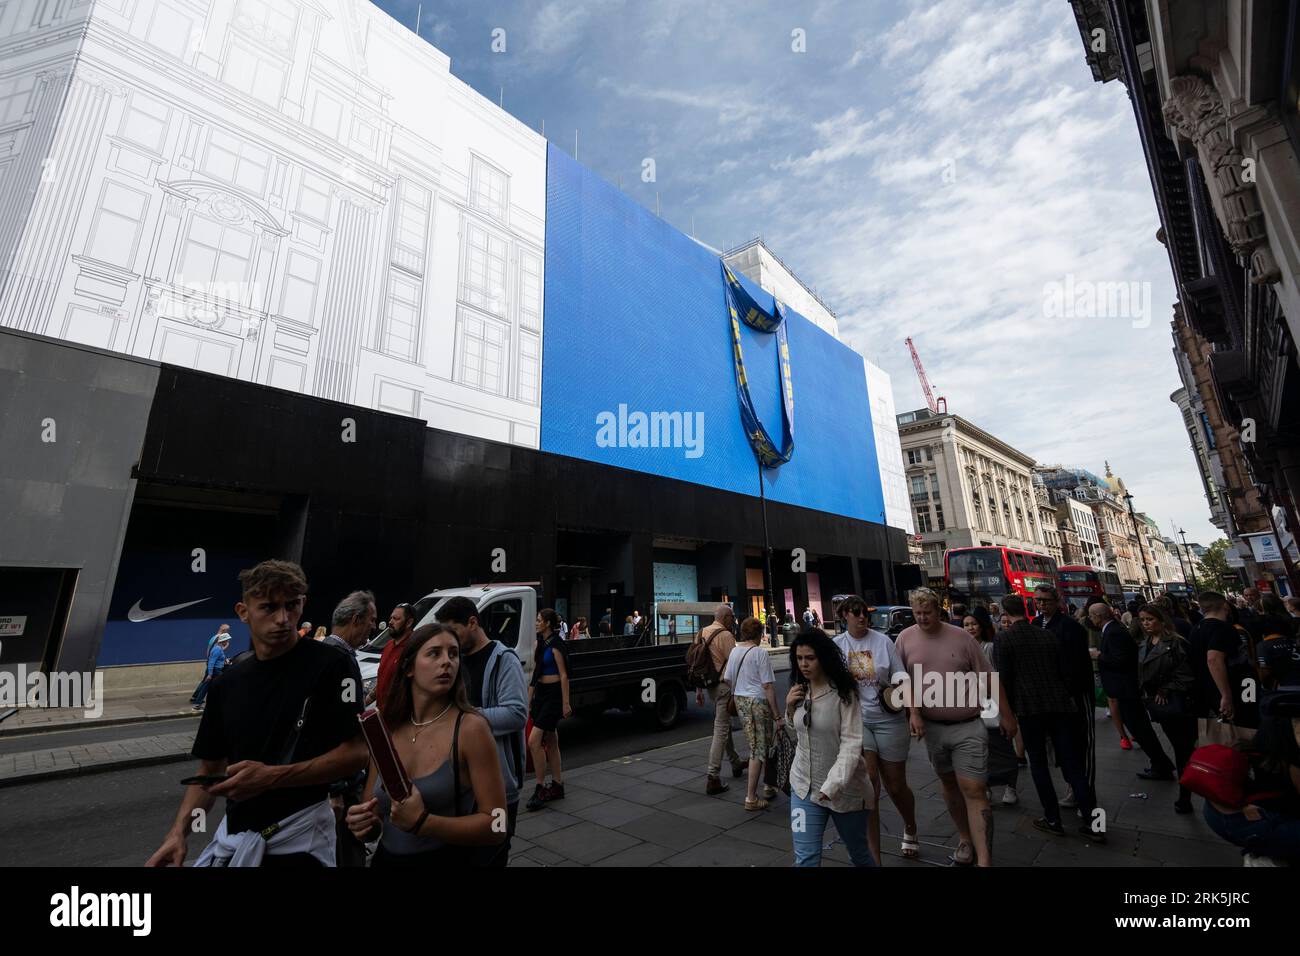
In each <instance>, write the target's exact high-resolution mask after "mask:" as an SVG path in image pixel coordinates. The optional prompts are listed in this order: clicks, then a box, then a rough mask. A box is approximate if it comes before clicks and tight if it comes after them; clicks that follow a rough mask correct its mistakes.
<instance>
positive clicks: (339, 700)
mask: <svg viewBox="0 0 1300 956" xmlns="http://www.w3.org/2000/svg"><path fill="white" fill-rule="evenodd" d="M239 580H240V583H241V584H242V585H243V600H242V601H240V602H239V603H238V604H236V605H235V613H236V614H238V615H239V619H240V620H241V621H243V622H244V623H245V624H246V625H248V629H249V631H250V633H251V634H252V650H253V654H252V655H251V656H249V657H248V658H247V659H245V660H243V661H241V662H240V663H238V664H235V665H233V666H232V667H230V668H228V669H227V670H226V672H225V673H224V674H222V675H221V677H220V679H219V680H217V681H215V682H214V683H213V685H212V689H211V690H210V691H209V694H208V705H207V710H206V711H205V712H204V714H203V720H202V722H201V723H200V724H199V730H198V734H197V735H196V736H195V738H194V748H193V750H192V753H193V755H194V756H195V757H197V758H198V759H199V770H198V774H199V775H202V776H209V775H211V776H218V777H220V776H226V775H228V776H226V779H224V780H222V781H221V782H219V783H212V784H207V785H200V784H194V785H191V786H190V787H189V788H188V789H187V790H186V792H185V796H184V798H183V799H182V800H181V807H180V811H179V812H178V813H177V814H176V820H175V822H173V824H172V827H171V829H170V830H169V831H168V833H167V837H166V839H165V840H164V841H163V844H162V846H161V847H159V848H158V850H157V852H155V853H154V855H153V856H152V857H150V858H149V861H148V865H150V866H167V865H172V866H180V865H181V864H182V863H183V862H184V860H185V855H186V850H187V846H186V841H187V839H188V837H189V834H190V832H191V831H192V830H196V829H198V827H197V826H196V823H197V822H198V821H200V820H206V818H207V814H208V813H209V811H211V809H212V807H213V804H214V803H215V802H216V798H217V797H225V798H226V801H227V802H226V813H225V817H224V818H223V819H222V821H221V825H220V827H219V828H218V830H217V833H216V834H215V836H214V837H213V840H212V844H211V845H210V846H209V847H208V848H207V849H206V850H204V852H203V854H202V855H201V856H200V857H199V860H198V862H197V863H196V865H198V866H214V865H215V866H223V865H233V866H257V865H261V866H315V865H322V866H333V865H334V857H335V844H334V814H333V811H332V810H331V809H330V805H329V800H328V796H327V794H328V790H329V785H330V783H331V782H333V781H335V780H339V779H340V778H343V777H346V776H348V775H350V774H354V773H356V772H357V771H359V770H361V769H362V768H363V767H365V766H366V761H367V754H366V747H365V743H364V742H363V739H362V737H361V733H360V725H359V724H358V722H357V714H359V713H360V711H361V688H360V687H359V686H357V682H356V678H355V676H354V672H353V668H352V667H351V666H350V662H349V661H348V660H347V659H346V658H345V657H344V656H343V655H342V654H340V653H339V652H338V651H337V650H335V649H334V648H332V647H329V646H327V645H325V644H321V643H318V642H316V641H312V640H300V639H299V637H298V630H297V627H298V619H299V617H300V616H301V615H302V610H303V602H304V599H305V597H306V594H307V579H306V577H305V576H304V574H303V571H302V568H300V567H298V565H296V564H293V563H291V562H288V561H263V562H262V563H261V564H259V565H257V566H256V567H254V568H251V569H249V570H247V571H243V572H242V573H241V574H240V575H239ZM196 810H201V811H202V813H201V814H197V815H196V814H195V812H194V811H196Z"/></svg>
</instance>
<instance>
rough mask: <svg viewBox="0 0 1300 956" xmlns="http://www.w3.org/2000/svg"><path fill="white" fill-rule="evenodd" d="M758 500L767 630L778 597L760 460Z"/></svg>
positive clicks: (764, 627) (760, 462)
mask: <svg viewBox="0 0 1300 956" xmlns="http://www.w3.org/2000/svg"><path fill="white" fill-rule="evenodd" d="M758 500H759V502H760V503H761V504H762V508H763V578H764V580H763V590H764V591H765V592H766V597H765V600H766V601H767V615H766V618H767V619H766V621H765V622H764V625H763V630H764V631H766V630H767V625H768V624H769V623H771V621H772V615H773V614H775V613H776V597H775V595H774V594H773V593H772V589H773V586H774V585H773V581H772V543H771V541H769V540H768V536H767V492H766V491H765V490H764V488H763V462H762V461H759V462H758ZM772 636H773V638H775V636H776V629H775V628H773V630H772Z"/></svg>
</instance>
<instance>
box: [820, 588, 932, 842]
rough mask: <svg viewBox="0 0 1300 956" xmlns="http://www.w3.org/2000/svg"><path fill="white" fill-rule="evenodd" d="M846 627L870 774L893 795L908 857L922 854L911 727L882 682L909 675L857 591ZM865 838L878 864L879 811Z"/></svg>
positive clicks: (846, 604)
mask: <svg viewBox="0 0 1300 956" xmlns="http://www.w3.org/2000/svg"><path fill="white" fill-rule="evenodd" d="M840 611H841V613H842V614H843V615H844V620H845V624H846V626H847V628H848V629H847V630H846V631H845V632H844V633H843V634H839V635H836V637H835V646H836V647H838V648H839V649H840V653H841V654H843V655H844V660H845V661H846V662H847V664H848V667H849V673H850V674H852V675H853V678H854V680H856V681H857V682H858V700H859V701H860V703H861V707H862V751H863V755H864V757H865V759H866V764H867V776H868V777H870V779H871V786H872V789H873V790H874V791H875V797H876V806H877V807H878V806H879V805H880V783H881V778H882V777H883V778H884V784H885V789H886V790H887V791H889V799H890V800H892V801H893V803H894V806H895V807H897V808H898V812H899V815H900V816H902V818H903V848H902V853H903V856H904V857H905V858H906V859H909V860H914V859H916V858H917V857H919V856H920V853H921V844H920V842H919V841H918V839H917V833H916V798H915V797H914V796H913V795H912V791H911V788H909V787H908V785H907V749H908V746H909V744H910V743H911V739H912V738H911V731H910V729H909V727H908V724H907V714H906V713H905V712H904V711H902V710H899V711H897V712H896V713H890V712H889V711H888V710H886V709H885V708H884V707H882V706H881V703H880V688H881V685H884V686H886V687H888V686H891V685H893V684H895V683H898V682H899V681H904V680H907V670H906V668H904V666H903V659H902V658H901V657H900V656H899V654H898V651H897V650H896V649H895V647H894V642H893V641H891V640H890V639H889V636H888V635H886V634H882V633H880V632H879V631H877V630H873V629H872V628H871V625H870V621H871V617H870V613H871V612H870V609H869V608H868V607H867V602H866V601H864V600H863V599H862V598H860V597H858V596H857V595H856V594H855V595H853V596H852V597H849V598H846V599H845V600H844V601H843V602H842V603H841V604H840ZM867 826H868V832H867V842H868V844H869V846H870V847H871V855H872V856H873V857H874V858H875V860H876V864H877V865H879V864H880V814H879V813H873V814H871V815H870V817H869V819H868V822H867Z"/></svg>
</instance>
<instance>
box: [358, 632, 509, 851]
mask: <svg viewBox="0 0 1300 956" xmlns="http://www.w3.org/2000/svg"><path fill="white" fill-rule="evenodd" d="M379 712H380V714H381V715H382V716H383V718H384V724H385V726H386V727H387V728H388V732H389V736H390V737H391V739H392V742H393V749H394V750H396V752H397V756H398V758H399V759H400V760H401V762H402V766H403V767H405V768H406V771H407V774H408V775H409V776H410V778H411V792H410V794H409V795H408V796H407V797H406V799H404V800H394V799H393V798H392V796H391V795H390V793H389V792H388V789H387V784H386V782H385V781H383V780H382V779H380V776H379V771H378V768H377V767H376V765H375V762H374V760H373V758H372V759H371V762H370V773H369V775H368V779H367V782H366V790H365V793H364V794H363V795H362V799H361V802H360V803H358V804H357V805H356V806H354V807H352V808H351V809H350V810H349V811H348V816H347V823H348V828H349V829H350V830H351V831H352V833H353V835H354V836H355V837H356V838H357V839H358V840H361V841H364V842H369V841H370V840H373V839H375V837H376V836H377V837H378V838H379V846H378V848H377V849H376V850H375V856H374V859H373V860H371V864H370V865H371V866H372V867H376V868H383V867H397V868H423V867H433V868H437V869H441V870H450V871H455V870H459V869H461V868H463V867H467V866H476V865H483V857H484V854H483V852H482V849H481V848H484V847H495V846H497V845H499V844H500V843H502V841H503V839H504V838H505V835H506V828H505V827H503V826H501V821H502V818H503V817H504V815H505V812H506V806H505V800H506V793H505V785H504V783H503V782H502V780H503V778H502V775H501V762H500V759H499V757H498V751H497V746H496V742H495V740H494V739H493V737H492V727H491V725H490V724H489V723H488V721H487V720H485V719H484V718H483V716H482V715H481V714H479V713H478V712H477V711H475V709H474V707H473V706H472V705H471V704H470V702H469V694H468V691H467V687H466V667H465V666H464V661H463V660H462V658H461V655H460V641H459V639H458V638H457V636H456V633H455V632H454V631H453V630H451V628H448V627H445V626H444V625H442V624H425V625H422V626H420V627H417V628H416V629H415V632H414V633H413V634H412V635H411V639H410V641H408V642H407V644H406V646H405V647H404V648H403V649H402V656H401V657H400V658H399V659H398V664H397V672H396V674H395V675H394V678H393V682H392V684H390V685H389V686H388V688H387V694H386V695H385V697H384V699H383V700H381V701H380V702H379Z"/></svg>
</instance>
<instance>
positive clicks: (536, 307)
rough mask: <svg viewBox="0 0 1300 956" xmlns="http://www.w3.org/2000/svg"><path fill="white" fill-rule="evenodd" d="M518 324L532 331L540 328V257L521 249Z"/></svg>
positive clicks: (537, 330)
mask: <svg viewBox="0 0 1300 956" xmlns="http://www.w3.org/2000/svg"><path fill="white" fill-rule="evenodd" d="M519 324H520V326H522V327H523V328H525V329H531V330H533V331H534V332H540V331H541V330H542V259H541V257H540V256H536V255H533V254H532V253H531V252H523V251H520V253H519Z"/></svg>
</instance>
